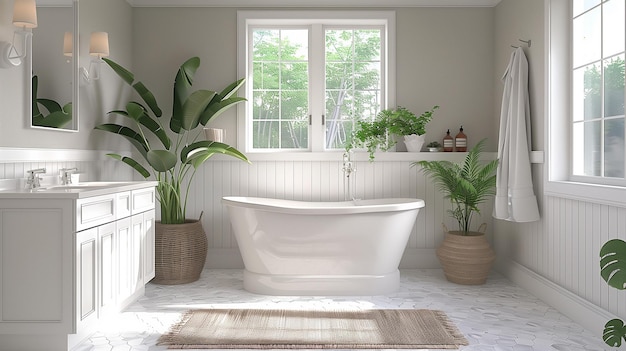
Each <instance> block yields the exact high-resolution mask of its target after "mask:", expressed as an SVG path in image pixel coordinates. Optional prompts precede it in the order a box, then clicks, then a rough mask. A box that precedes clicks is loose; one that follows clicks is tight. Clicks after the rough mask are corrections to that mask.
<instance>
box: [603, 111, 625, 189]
mask: <svg viewBox="0 0 626 351" xmlns="http://www.w3.org/2000/svg"><path fill="white" fill-rule="evenodd" d="M604 176H605V177H619V178H623V177H624V118H617V119H609V120H607V121H606V122H605V123H604Z"/></svg>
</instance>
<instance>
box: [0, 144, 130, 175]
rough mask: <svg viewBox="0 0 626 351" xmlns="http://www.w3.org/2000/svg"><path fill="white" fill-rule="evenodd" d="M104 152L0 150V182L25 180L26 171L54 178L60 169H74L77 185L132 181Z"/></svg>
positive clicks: (124, 170) (128, 171) (128, 170)
mask: <svg viewBox="0 0 626 351" xmlns="http://www.w3.org/2000/svg"><path fill="white" fill-rule="evenodd" d="M105 154H106V152H105V151H93V150H67V149H59V150H55V149H25V148H23V149H22V148H1V147H0V179H19V178H26V172H27V171H28V170H30V169H37V168H45V169H46V174H45V176H56V175H58V172H59V170H60V169H62V168H73V167H76V168H77V169H78V173H80V174H81V176H80V179H81V181H96V180H110V181H118V180H119V181H124V180H131V179H133V172H134V171H133V170H132V169H131V168H130V167H128V166H126V165H124V164H122V163H121V162H119V161H116V160H114V159H112V158H110V157H107V156H105Z"/></svg>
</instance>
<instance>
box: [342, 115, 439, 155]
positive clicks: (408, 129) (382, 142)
mask: <svg viewBox="0 0 626 351" xmlns="http://www.w3.org/2000/svg"><path fill="white" fill-rule="evenodd" d="M438 108H439V106H434V107H433V108H432V109H431V110H430V111H426V112H424V113H422V114H421V115H419V116H417V115H415V114H414V113H413V112H411V111H410V110H409V109H407V108H405V107H401V106H398V107H397V108H395V109H386V110H382V111H380V112H379V113H378V114H377V115H376V117H375V118H374V119H373V120H371V121H363V120H360V121H357V126H356V130H355V132H354V133H353V134H352V140H351V142H350V143H349V144H348V146H347V149H348V150H350V149H352V148H357V147H364V148H366V149H367V152H368V153H369V159H370V161H373V160H374V153H375V152H376V150H382V151H387V150H389V149H391V148H392V147H393V146H394V145H395V144H396V141H395V140H393V138H392V137H391V135H400V136H407V135H416V136H422V135H424V134H425V133H426V124H427V123H428V122H430V120H431V119H432V116H433V113H434V111H435V110H436V109H438ZM422 143H423V139H422ZM407 148H408V145H407ZM419 148H421V144H420V145H419V146H418V147H417V151H419Z"/></svg>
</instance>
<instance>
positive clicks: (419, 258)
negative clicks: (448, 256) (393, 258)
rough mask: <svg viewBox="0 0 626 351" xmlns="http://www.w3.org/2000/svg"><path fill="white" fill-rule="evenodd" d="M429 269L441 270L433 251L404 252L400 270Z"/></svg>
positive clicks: (415, 250) (407, 250) (414, 250)
mask: <svg viewBox="0 0 626 351" xmlns="http://www.w3.org/2000/svg"><path fill="white" fill-rule="evenodd" d="M415 268H417V269H430V268H441V264H440V263H439V259H438V258H437V254H436V250H435V249H412V248H407V249H406V250H404V255H402V260H400V269H415Z"/></svg>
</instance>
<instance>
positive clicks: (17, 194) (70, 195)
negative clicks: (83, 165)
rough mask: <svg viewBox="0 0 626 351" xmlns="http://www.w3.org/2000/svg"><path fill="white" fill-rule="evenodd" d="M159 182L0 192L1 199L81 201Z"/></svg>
mask: <svg viewBox="0 0 626 351" xmlns="http://www.w3.org/2000/svg"><path fill="white" fill-rule="evenodd" d="M157 184H158V182H157V181H132V182H81V183H77V184H68V185H51V186H45V185H44V186H42V187H40V188H36V189H32V190H31V189H9V190H0V199H81V198H85V197H92V196H100V195H107V194H112V193H119V192H123V191H130V190H138V189H144V188H151V187H155V186H157Z"/></svg>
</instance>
